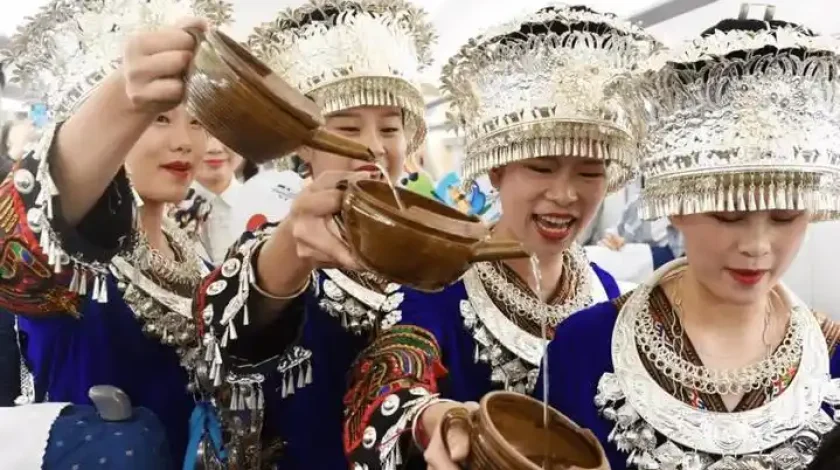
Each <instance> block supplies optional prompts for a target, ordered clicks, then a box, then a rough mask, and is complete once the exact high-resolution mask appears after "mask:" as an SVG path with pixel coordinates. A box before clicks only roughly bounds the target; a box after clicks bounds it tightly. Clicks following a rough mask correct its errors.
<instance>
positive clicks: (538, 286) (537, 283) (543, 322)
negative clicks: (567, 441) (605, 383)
mask: <svg viewBox="0 0 840 470" xmlns="http://www.w3.org/2000/svg"><path fill="white" fill-rule="evenodd" d="M531 274H532V275H533V277H534V293H536V294H537V298H538V299H540V301H542V299H543V295H542V273H541V271H540V260H539V259H537V256H536V255H531ZM549 326H550V325H549V324H548V318H546V316H545V315H543V316H542V317H541V318H540V333H541V336H542V342H543V347H542V350H543V355H542V376H543V383H542V394H543V432H544V433H545V437H544V438H543V456H545V457H547V456H548V455H549V452H550V449H549V448H548V446H549V441H550V439H549V432H550V431H549V429H548V354H547V352H548V351H547V349H548V328H549ZM550 465H551V459H549V458H545V459H543V461H542V463H541V465H540V466H541V467H542V468H543V469H548V468H549V466H550Z"/></svg>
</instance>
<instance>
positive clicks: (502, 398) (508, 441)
mask: <svg viewBox="0 0 840 470" xmlns="http://www.w3.org/2000/svg"><path fill="white" fill-rule="evenodd" d="M544 422H545V421H544V408H543V404H542V403H540V402H539V401H537V400H534V399H533V398H531V397H528V396H525V395H521V394H518V393H513V392H503V391H500V392H491V393H489V394H487V395H485V396H484V398H482V399H481V403H480V406H479V409H478V410H477V411H475V412H473V413H470V412H469V411H467V410H466V408H453V409H451V410H448V411H447V412H446V414H444V416H443V421H442V422H441V434H442V435H444V436H445V435H447V434H448V432H449V429H450V428H451V427H453V426H456V425H459V426H465V427H466V428H467V429H468V430H469V433H470V455H469V457H468V459H467V462H466V464H467V465H466V468H469V469H470V470H546V469H548V470H609V468H610V465H609V462H608V461H607V457H606V454H605V453H604V448H603V447H602V446H601V444H600V443H599V442H598V439H596V438H595V435H593V434H592V432H591V431H589V430H588V429H582V428H581V427H579V426H578V425H576V424H575V423H573V422H572V421H571V420H570V419H569V418H566V417H565V416H563V415H562V414H560V412H558V411H557V410H555V409H553V408H549V409H548V428H547V429H546V427H545V426H544Z"/></svg>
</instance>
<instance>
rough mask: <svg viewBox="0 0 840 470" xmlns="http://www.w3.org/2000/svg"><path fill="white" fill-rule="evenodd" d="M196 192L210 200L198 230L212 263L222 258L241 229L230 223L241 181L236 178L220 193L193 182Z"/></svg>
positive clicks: (216, 262) (219, 261) (218, 261)
mask: <svg viewBox="0 0 840 470" xmlns="http://www.w3.org/2000/svg"><path fill="white" fill-rule="evenodd" d="M194 187H195V190H196V192H197V193H198V194H199V195H200V196H202V197H204V198H205V199H207V200H208V201H210V205H211V207H212V208H211V210H210V215H209V216H208V217H207V221H206V222H205V223H204V226H203V227H202V228H201V231H200V232H199V237H200V239H201V244H202V245H203V246H204V249H205V250H206V252H207V255H208V257H209V258H210V261H211V262H212V263H213V264H219V263H221V262H222V260H224V258H225V254H227V250H228V248H230V246H231V245H232V244H233V243H234V242H235V241H236V240H237V239H238V238H239V235H240V234H241V233H242V230H236V229H235V227H234V226H233V225H232V223H231V219H232V214H233V210H234V209H233V208H234V207H235V206H236V205H237V204H238V200H239V192H240V191H241V189H242V183H240V182H239V181H238V180H237V179H236V178H233V179H231V182H230V185H229V186H228V187H227V189H225V190H224V192H222V194H215V193H213V192H212V191H210V190H209V189H207V188H205V187H204V186H202V185H201V184H200V183H195V186H194Z"/></svg>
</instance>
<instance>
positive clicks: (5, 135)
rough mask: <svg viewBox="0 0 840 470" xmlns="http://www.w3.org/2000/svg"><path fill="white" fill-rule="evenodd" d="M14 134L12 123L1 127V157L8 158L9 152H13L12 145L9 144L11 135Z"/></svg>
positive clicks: (4, 123) (7, 122)
mask: <svg viewBox="0 0 840 470" xmlns="http://www.w3.org/2000/svg"><path fill="white" fill-rule="evenodd" d="M11 133H12V123H11V122H9V121H5V122H3V125H2V126H0V156H4V157H5V156H8V155H9V151H10V150H11V149H10V148H9V147H11V144H10V143H9V135H10V134H11Z"/></svg>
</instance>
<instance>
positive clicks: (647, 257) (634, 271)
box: [583, 243, 653, 288]
mask: <svg viewBox="0 0 840 470" xmlns="http://www.w3.org/2000/svg"><path fill="white" fill-rule="evenodd" d="M583 248H584V250H586V256H587V257H588V258H589V261H592V262H594V263H595V264H597V265H598V266H600V267H601V268H602V269H603V270H604V271H606V272H608V273H610V274H612V277H614V278H615V280H616V281H618V282H619V288H621V283H622V282H629V283H636V284H638V283H641V282H644V280H645V279H647V278H648V277H650V275H651V274H653V255H652V254H651V252H650V245H647V244H645V243H628V244H626V245H624V246H623V247H621V250H618V251H615V250H612V249H610V248H607V247H605V246H600V245H587V246H585V247H583Z"/></svg>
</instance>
